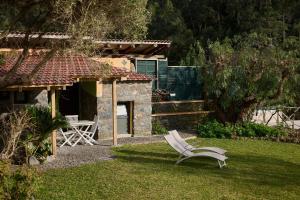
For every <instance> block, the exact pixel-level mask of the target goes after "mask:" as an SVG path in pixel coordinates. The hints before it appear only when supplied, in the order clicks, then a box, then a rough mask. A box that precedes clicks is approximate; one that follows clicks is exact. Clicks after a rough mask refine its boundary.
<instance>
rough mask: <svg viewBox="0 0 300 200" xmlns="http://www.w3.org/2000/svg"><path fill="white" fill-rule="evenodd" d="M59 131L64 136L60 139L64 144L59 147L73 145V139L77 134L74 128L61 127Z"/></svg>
mask: <svg viewBox="0 0 300 200" xmlns="http://www.w3.org/2000/svg"><path fill="white" fill-rule="evenodd" d="M57 132H58V134H60V135H61V136H62V137H63V139H62V140H61V141H60V142H62V144H61V145H60V146H59V147H62V146H64V145H66V144H68V145H70V146H72V139H73V138H74V136H75V132H74V131H73V130H68V131H63V130H62V129H61V128H59V129H58V130H57Z"/></svg>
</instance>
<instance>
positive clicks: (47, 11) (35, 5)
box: [0, 0, 149, 88]
mask: <svg viewBox="0 0 300 200" xmlns="http://www.w3.org/2000/svg"><path fill="white" fill-rule="evenodd" d="M146 4H147V0H124V1H119V0H24V1H18V0H3V1H1V3H0V19H1V20H0V29H1V30H2V32H1V33H0V40H1V41H2V42H3V43H5V39H6V38H7V36H8V34H9V33H10V32H13V31H22V32H24V37H23V38H22V39H21V41H16V43H14V46H15V48H20V49H22V51H21V53H20V54H19V56H18V59H17V61H16V62H15V64H14V66H13V67H12V68H11V70H10V71H9V72H8V73H7V74H6V75H5V76H4V77H0V88H5V87H7V86H10V85H15V84H22V83H26V82H29V81H30V80H31V79H32V77H34V75H35V74H36V73H37V72H38V71H39V69H40V68H41V67H42V66H43V65H44V64H45V63H46V62H47V61H48V60H49V59H51V58H52V57H53V55H55V53H56V52H57V51H62V50H65V49H72V50H74V51H80V52H84V53H88V54H89V55H91V54H93V53H94V50H95V49H96V48H95V45H96V43H95V42H94V41H95V40H100V39H103V38H109V37H120V38H131V39H137V38H143V37H145V35H146V32H147V23H148V17H149V13H148V11H147V10H146ZM46 32H61V33H64V34H66V35H68V36H69V38H67V39H65V40H60V41H59V42H53V41H48V43H47V49H48V51H47V53H46V54H45V56H44V58H43V59H42V60H41V61H40V63H38V64H37V65H36V67H35V69H34V70H33V71H32V73H31V74H30V75H29V76H27V77H23V78H22V79H21V80H14V79H11V77H13V76H14V74H15V73H16V71H17V70H18V68H19V67H20V66H21V64H22V62H23V61H24V60H25V58H26V57H27V56H28V53H29V49H34V48H35V47H37V44H39V42H40V41H41V38H42V36H43V34H44V33H46ZM32 33H37V34H38V37H36V38H33V37H31V34H32Z"/></svg>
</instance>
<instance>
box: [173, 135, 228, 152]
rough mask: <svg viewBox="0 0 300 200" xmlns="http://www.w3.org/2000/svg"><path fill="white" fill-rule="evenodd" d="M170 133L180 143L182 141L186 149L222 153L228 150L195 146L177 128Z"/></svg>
mask: <svg viewBox="0 0 300 200" xmlns="http://www.w3.org/2000/svg"><path fill="white" fill-rule="evenodd" d="M169 134H170V135H172V136H173V137H174V138H175V140H177V142H178V143H180V144H181V145H182V146H183V147H184V148H185V149H188V150H190V151H202V150H203V151H211V152H215V153H218V154H221V155H224V154H225V153H226V152H227V151H226V150H224V149H221V148H218V147H194V146H192V145H190V144H189V143H187V142H186V141H185V140H184V139H183V138H182V137H181V136H180V135H179V133H178V132H177V131H176V130H172V131H169Z"/></svg>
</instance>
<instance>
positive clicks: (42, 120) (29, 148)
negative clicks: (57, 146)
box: [23, 106, 68, 162]
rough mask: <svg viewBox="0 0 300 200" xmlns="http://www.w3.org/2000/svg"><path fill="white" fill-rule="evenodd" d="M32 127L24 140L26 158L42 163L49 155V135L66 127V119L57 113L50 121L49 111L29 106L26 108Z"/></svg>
mask: <svg viewBox="0 0 300 200" xmlns="http://www.w3.org/2000/svg"><path fill="white" fill-rule="evenodd" d="M26 111H27V113H28V114H29V116H30V117H31V123H32V124H33V125H34V126H33V127H32V128H31V129H30V130H29V131H28V133H27V134H26V137H25V138H24V141H23V142H24V143H25V145H24V146H25V148H26V154H27V157H29V156H35V157H36V158H37V159H38V160H39V161H41V162H43V161H44V160H45V159H46V158H47V156H48V155H50V154H51V143H50V141H49V138H50V135H51V133H52V132H53V131H54V130H56V129H58V128H65V127H67V126H68V122H67V121H66V119H65V118H64V117H63V116H62V115H61V114H60V113H57V115H56V117H55V118H54V119H52V116H51V110H50V109H49V108H47V107H36V106H29V107H27V108H26Z"/></svg>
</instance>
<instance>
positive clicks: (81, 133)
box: [69, 120, 95, 147]
mask: <svg viewBox="0 0 300 200" xmlns="http://www.w3.org/2000/svg"><path fill="white" fill-rule="evenodd" d="M69 123H70V126H71V128H72V129H73V130H74V131H75V132H76V134H77V135H78V139H77V140H76V141H75V143H74V144H73V145H72V146H73V147H74V146H75V145H77V144H78V142H80V141H81V140H83V141H84V142H86V143H87V144H89V145H93V143H92V142H93V140H94V139H93V138H90V137H89V135H88V134H86V133H87V132H88V130H89V129H90V127H91V126H92V125H93V124H94V123H95V122H94V121H88V120H80V121H71V122H69Z"/></svg>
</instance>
